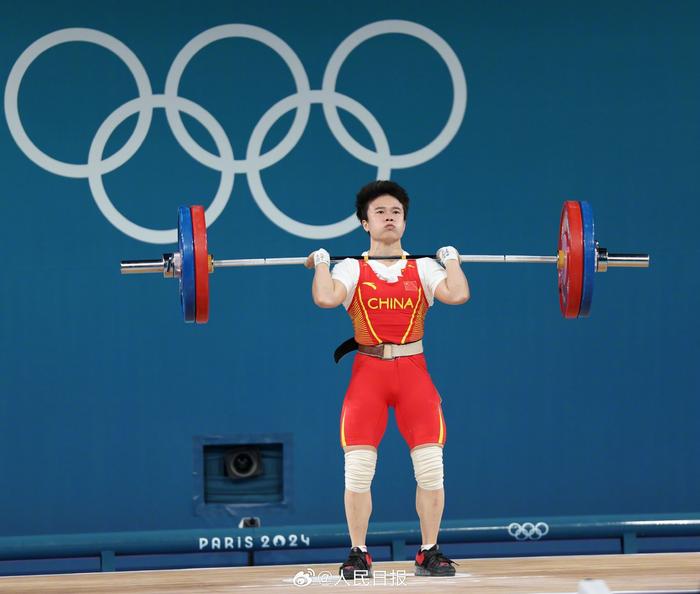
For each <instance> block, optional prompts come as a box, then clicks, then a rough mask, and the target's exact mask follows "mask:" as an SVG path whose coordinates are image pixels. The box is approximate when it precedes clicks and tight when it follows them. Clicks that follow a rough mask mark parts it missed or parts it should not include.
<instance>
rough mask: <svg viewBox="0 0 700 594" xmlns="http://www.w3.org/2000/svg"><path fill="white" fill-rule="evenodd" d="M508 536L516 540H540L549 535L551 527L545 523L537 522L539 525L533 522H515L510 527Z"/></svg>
mask: <svg viewBox="0 0 700 594" xmlns="http://www.w3.org/2000/svg"><path fill="white" fill-rule="evenodd" d="M508 534H510V535H511V536H512V537H513V538H514V539H515V540H539V539H540V538H542V537H543V536H547V534H549V525H548V524H547V523H545V522H537V524H533V523H532V522H525V523H524V524H518V523H517V522H513V523H512V524H510V525H509V526H508Z"/></svg>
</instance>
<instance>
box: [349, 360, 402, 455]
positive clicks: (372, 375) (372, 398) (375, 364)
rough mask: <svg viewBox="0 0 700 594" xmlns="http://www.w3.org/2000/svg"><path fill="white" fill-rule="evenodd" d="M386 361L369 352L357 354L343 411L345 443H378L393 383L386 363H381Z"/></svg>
mask: <svg viewBox="0 0 700 594" xmlns="http://www.w3.org/2000/svg"><path fill="white" fill-rule="evenodd" d="M386 363H387V362H386V361H381V360H380V359H376V358H373V357H368V356H367V355H360V354H358V355H355V362H354V363H353V367H352V376H351V378H350V384H349V385H348V389H347V392H346V393H345V400H344V401H343V408H342V410H341V412H340V443H341V445H342V447H346V446H351V445H371V446H374V447H375V448H376V447H378V446H379V443H380V442H381V440H382V437H383V436H384V431H385V429H386V423H387V419H388V413H389V411H388V406H389V405H388V401H389V388H390V383H389V378H388V377H387V373H386V367H384V368H383V367H382V364H386Z"/></svg>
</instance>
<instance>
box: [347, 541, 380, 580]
mask: <svg viewBox="0 0 700 594" xmlns="http://www.w3.org/2000/svg"><path fill="white" fill-rule="evenodd" d="M355 572H362V573H355ZM339 573H340V574H341V575H342V576H343V577H344V578H345V579H346V580H354V579H355V577H356V576H357V577H358V578H361V577H372V556H371V555H370V554H369V553H365V552H363V551H362V549H361V548H360V547H352V548H351V549H350V555H349V556H348V559H347V561H345V563H343V564H342V565H341V566H340V572H339Z"/></svg>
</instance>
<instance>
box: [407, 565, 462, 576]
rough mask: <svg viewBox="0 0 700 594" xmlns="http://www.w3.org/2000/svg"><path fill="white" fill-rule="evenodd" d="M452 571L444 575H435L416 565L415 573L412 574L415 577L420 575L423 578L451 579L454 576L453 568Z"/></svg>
mask: <svg viewBox="0 0 700 594" xmlns="http://www.w3.org/2000/svg"><path fill="white" fill-rule="evenodd" d="M451 569H452V571H450V572H446V573H435V572H431V571H430V570H429V569H426V568H425V567H423V566H422V565H416V566H415V571H414V572H413V573H414V574H415V575H420V576H424V577H451V576H454V575H455V573H456V572H455V569H454V567H453V568H451Z"/></svg>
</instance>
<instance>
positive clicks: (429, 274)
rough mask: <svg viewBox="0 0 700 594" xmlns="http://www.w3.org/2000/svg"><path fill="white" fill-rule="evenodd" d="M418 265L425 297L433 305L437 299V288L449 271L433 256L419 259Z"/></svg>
mask: <svg viewBox="0 0 700 594" xmlns="http://www.w3.org/2000/svg"><path fill="white" fill-rule="evenodd" d="M417 265H418V276H420V282H421V284H422V285H423V292H424V293H425V298H426V299H427V300H428V305H432V304H433V301H434V300H435V289H437V286H438V285H439V284H440V283H441V282H442V281H443V280H445V279H446V278H447V272H445V269H444V268H443V267H442V266H440V264H438V263H437V262H436V261H435V260H433V259H432V258H421V259H420V260H417Z"/></svg>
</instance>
